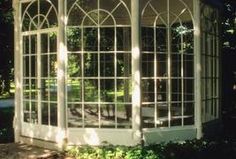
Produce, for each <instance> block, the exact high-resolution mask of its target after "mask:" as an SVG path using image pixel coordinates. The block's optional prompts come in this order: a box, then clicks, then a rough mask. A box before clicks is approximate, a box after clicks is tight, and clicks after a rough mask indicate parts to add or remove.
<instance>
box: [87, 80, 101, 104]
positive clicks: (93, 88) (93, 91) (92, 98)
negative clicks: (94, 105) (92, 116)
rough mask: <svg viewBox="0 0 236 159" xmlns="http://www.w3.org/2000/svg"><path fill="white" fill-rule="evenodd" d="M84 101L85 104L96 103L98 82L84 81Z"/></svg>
mask: <svg viewBox="0 0 236 159" xmlns="http://www.w3.org/2000/svg"><path fill="white" fill-rule="evenodd" d="M84 100H85V101H86V102H97V101H98V80H84Z"/></svg>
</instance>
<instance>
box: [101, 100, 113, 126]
mask: <svg viewBox="0 0 236 159" xmlns="http://www.w3.org/2000/svg"><path fill="white" fill-rule="evenodd" d="M101 127H102V128H114V127H115V105H114V104H106V105H101Z"/></svg>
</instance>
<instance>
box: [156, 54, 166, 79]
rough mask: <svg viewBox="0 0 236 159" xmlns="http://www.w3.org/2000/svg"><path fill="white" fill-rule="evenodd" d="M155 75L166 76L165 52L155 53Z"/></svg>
mask: <svg viewBox="0 0 236 159" xmlns="http://www.w3.org/2000/svg"><path fill="white" fill-rule="evenodd" d="M156 56H157V66H156V67H157V68H156V70H157V77H167V54H157V55H156Z"/></svg>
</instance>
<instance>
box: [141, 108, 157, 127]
mask: <svg viewBox="0 0 236 159" xmlns="http://www.w3.org/2000/svg"><path fill="white" fill-rule="evenodd" d="M154 116H155V108H154V105H142V120H143V128H152V127H154V121H155V119H154Z"/></svg>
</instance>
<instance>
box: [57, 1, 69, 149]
mask: <svg viewBox="0 0 236 159" xmlns="http://www.w3.org/2000/svg"><path fill="white" fill-rule="evenodd" d="M64 3H65V1H64V0H58V6H59V7H58V8H59V10H58V43H57V45H58V46H57V47H58V57H57V63H58V70H57V71H58V72H57V73H58V75H57V76H58V77H57V79H58V82H57V83H58V90H57V91H58V94H57V98H58V99H57V101H58V104H57V106H58V127H59V130H60V131H59V132H58V134H57V142H58V143H59V146H60V147H61V148H63V147H64V146H65V144H66V140H67V139H66V138H67V136H66V100H65V99H66V98H65V93H66V86H65V83H66V81H65V69H66V68H65V60H66V58H67V56H66V46H65V4H64Z"/></svg>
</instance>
